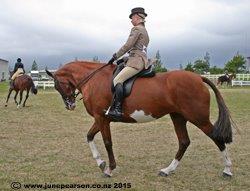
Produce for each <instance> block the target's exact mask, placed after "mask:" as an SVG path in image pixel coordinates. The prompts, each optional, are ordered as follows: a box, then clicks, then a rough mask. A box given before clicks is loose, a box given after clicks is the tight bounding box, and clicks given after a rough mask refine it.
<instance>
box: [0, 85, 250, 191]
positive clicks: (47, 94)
mask: <svg viewBox="0 0 250 191" xmlns="http://www.w3.org/2000/svg"><path fill="white" fill-rule="evenodd" d="M221 92H222V94H223V97H224V98H225V101H226V103H227V105H228V107H229V109H230V111H231V115H232V117H233V119H234V120H235V122H236V123H237V125H238V127H239V128H240V130H241V134H240V135H239V134H237V133H234V143H233V144H230V145H229V147H228V148H229V151H230V154H231V158H232V162H233V173H234V176H233V178H231V179H225V178H223V177H222V176H221V175H222V170H223V166H224V164H223V162H222V158H221V155H220V152H218V149H217V147H216V146H215V145H214V144H213V143H212V141H210V139H209V138H207V137H206V136H205V135H204V134H203V133H202V132H201V131H200V130H199V129H197V128H196V127H194V126H193V125H191V124H189V126H188V131H189V135H190V139H191V145H190V147H189V148H188V150H187V152H186V153H185V156H184V157H183V159H182V160H181V163H180V165H179V166H178V168H177V169H176V171H175V173H174V174H172V175H171V176H169V177H158V176H157V173H158V171H159V170H160V169H161V168H165V167H166V166H167V165H168V164H169V163H170V162H171V161H172V159H173V158H174V156H175V154H176V151H177V148H178V142H177V139H176V135H175V132H174V128H173V125H172V122H171V120H170V118H169V116H166V117H164V118H161V119H159V120H157V121H155V122H150V123H146V124H123V123H115V124H112V138H113V148H114V154H115V157H116V161H117V169H116V170H115V171H114V172H113V177H112V178H111V179H109V178H104V177H103V176H102V173H101V172H100V170H99V168H98V167H97V166H96V162H95V161H94V159H92V154H91V151H90V149H89V146H88V144H87V142H86V135H87V131H88V130H89V128H90V127H91V125H92V123H93V119H92V118H91V117H90V116H89V115H88V114H87V113H86V111H85V109H84V106H83V104H82V103H81V101H79V102H77V108H76V110H75V111H74V112H70V111H67V110H65V109H64V104H63V102H62V100H61V98H60V96H59V95H58V93H57V92H55V91H53V90H48V91H43V90H39V92H38V95H36V96H34V95H31V96H30V98H29V99H28V101H27V107H26V108H21V109H17V108H16V106H15V105H14V102H13V95H12V97H11V99H10V101H9V106H8V107H7V108H5V107H4V103H5V97H6V95H7V86H6V84H5V85H4V84H2V83H1V84H0V132H1V133H0V190H11V189H10V184H11V182H14V181H18V182H20V183H22V184H24V183H25V184H28V183H58V184H66V183H72V184H73V183H81V184H86V183H89V184H95V183H97V184H104V183H112V184H113V183H118V182H122V183H131V185H132V188H131V189H127V190H197V191H200V190H237V191H238V190H249V188H250V182H249V178H250V176H249V170H250V138H249V136H250V122H249V117H250V89H248V88H243V89H240V88H233V89H231V88H230V89H221ZM211 95H212V98H213V99H212V103H211V118H212V120H213V121H214V120H215V119H216V118H217V105H216V102H215V99H214V94H213V93H211ZM95 140H96V144H97V146H98V148H99V151H100V153H101V155H102V158H103V159H105V160H106V161H107V153H106V150H105V147H104V145H103V141H102V138H101V136H100V134H98V135H97V136H96V138H95ZM79 190H80V189H79ZM91 190H94V189H91ZM97 190H101V189H97Z"/></svg>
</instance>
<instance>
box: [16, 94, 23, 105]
mask: <svg viewBox="0 0 250 191" xmlns="http://www.w3.org/2000/svg"><path fill="white" fill-rule="evenodd" d="M22 99H23V91H20V100H19V104H18V105H17V108H19V107H20V105H21V103H22Z"/></svg>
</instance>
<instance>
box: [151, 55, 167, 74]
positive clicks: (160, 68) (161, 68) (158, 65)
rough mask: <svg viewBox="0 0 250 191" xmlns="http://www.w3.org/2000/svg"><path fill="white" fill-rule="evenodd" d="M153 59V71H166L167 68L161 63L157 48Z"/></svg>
mask: <svg viewBox="0 0 250 191" xmlns="http://www.w3.org/2000/svg"><path fill="white" fill-rule="evenodd" d="M155 59H156V61H155V69H154V70H155V72H166V71H167V69H166V68H165V67H164V66H163V63H162V62H161V55H160V51H159V50H157V52H156V55H155Z"/></svg>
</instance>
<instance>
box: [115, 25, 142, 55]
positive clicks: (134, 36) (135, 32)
mask: <svg viewBox="0 0 250 191" xmlns="http://www.w3.org/2000/svg"><path fill="white" fill-rule="evenodd" d="M139 35H140V31H139V29H138V28H137V27H133V28H132V29H131V32H130V35H129V37H128V40H127V42H126V43H125V44H124V45H123V46H122V47H121V48H120V50H119V51H118V52H117V53H116V57H117V58H119V57H121V56H122V55H124V54H125V53H126V52H128V51H129V50H130V49H131V48H132V47H133V46H134V44H135V43H136V41H137V39H138V37H139Z"/></svg>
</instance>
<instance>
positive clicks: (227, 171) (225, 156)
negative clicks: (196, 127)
mask: <svg viewBox="0 0 250 191" xmlns="http://www.w3.org/2000/svg"><path fill="white" fill-rule="evenodd" d="M221 153H222V156H223V159H224V164H225V168H224V170H223V173H225V174H228V175H230V176H232V175H233V173H232V172H231V166H232V162H231V160H230V158H229V156H228V152H227V148H226V149H225V150H224V151H222V152H221Z"/></svg>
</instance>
